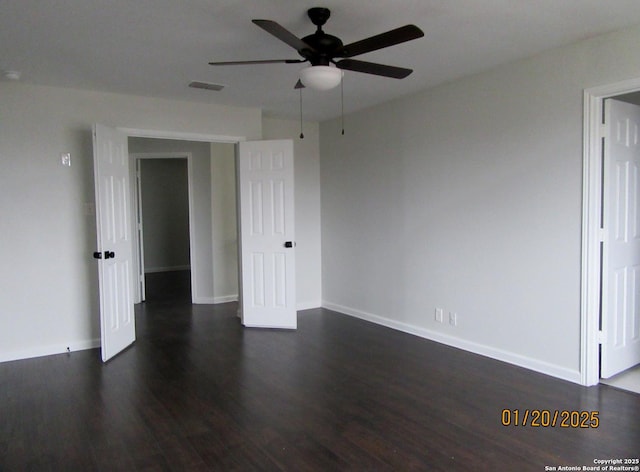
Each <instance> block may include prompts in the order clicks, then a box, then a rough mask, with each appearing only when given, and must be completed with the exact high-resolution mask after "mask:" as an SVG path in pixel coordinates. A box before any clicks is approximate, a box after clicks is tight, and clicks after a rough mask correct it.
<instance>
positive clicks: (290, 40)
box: [251, 20, 315, 52]
mask: <svg viewBox="0 0 640 472" xmlns="http://www.w3.org/2000/svg"><path fill="white" fill-rule="evenodd" d="M251 21H253V23H254V24H256V25H258V26H259V27H260V28H262V29H263V30H265V31H266V32H267V33H270V34H272V35H274V36H275V37H276V38H278V39H279V40H280V41H284V42H285V43H287V44H288V45H289V46H291V47H292V48H293V49H295V50H296V51H301V50H304V49H307V50H309V51H313V52H315V49H313V48H312V47H311V46H309V45H308V44H307V43H305V42H304V41H303V40H301V39H300V38H298V37H297V36H296V35H295V34H293V33H292V32H290V31H289V30H287V29H286V28H284V27H283V26H280V25H279V24H278V23H276V22H275V21H271V20H251Z"/></svg>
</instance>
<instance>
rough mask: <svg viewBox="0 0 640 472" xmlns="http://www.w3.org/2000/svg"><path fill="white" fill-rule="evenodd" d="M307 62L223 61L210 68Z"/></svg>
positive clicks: (286, 60) (298, 60)
mask: <svg viewBox="0 0 640 472" xmlns="http://www.w3.org/2000/svg"><path fill="white" fill-rule="evenodd" d="M300 62H307V61H306V60H305V59H267V60H262V61H222V62H210V63H209V65H210V66H241V65H246V64H298V63H300Z"/></svg>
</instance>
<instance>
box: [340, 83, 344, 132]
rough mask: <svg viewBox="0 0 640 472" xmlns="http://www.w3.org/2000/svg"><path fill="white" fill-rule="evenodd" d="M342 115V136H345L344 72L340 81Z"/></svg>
mask: <svg viewBox="0 0 640 472" xmlns="http://www.w3.org/2000/svg"><path fill="white" fill-rule="evenodd" d="M340 115H341V117H342V136H344V73H343V74H342V80H341V81H340Z"/></svg>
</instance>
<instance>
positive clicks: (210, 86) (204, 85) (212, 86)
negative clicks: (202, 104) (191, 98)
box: [189, 81, 224, 92]
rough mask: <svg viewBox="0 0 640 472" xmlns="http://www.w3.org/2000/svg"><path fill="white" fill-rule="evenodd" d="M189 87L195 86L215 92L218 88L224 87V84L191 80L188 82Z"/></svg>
mask: <svg viewBox="0 0 640 472" xmlns="http://www.w3.org/2000/svg"><path fill="white" fill-rule="evenodd" d="M189 87H191V88H197V89H204V90H215V91H217V92H219V91H220V90H222V89H223V88H224V85H220V84H210V83H208V82H196V81H194V82H191V83H190V84H189Z"/></svg>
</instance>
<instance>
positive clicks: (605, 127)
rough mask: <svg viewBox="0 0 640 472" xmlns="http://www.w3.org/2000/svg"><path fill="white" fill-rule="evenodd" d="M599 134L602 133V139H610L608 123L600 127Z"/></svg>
mask: <svg viewBox="0 0 640 472" xmlns="http://www.w3.org/2000/svg"><path fill="white" fill-rule="evenodd" d="M599 132H600V137H601V138H605V139H606V138H608V137H609V126H608V125H607V124H606V123H602V124H601V125H600V129H599Z"/></svg>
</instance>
